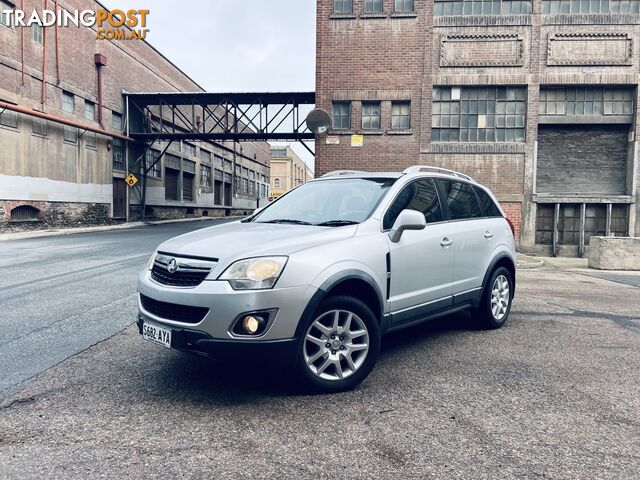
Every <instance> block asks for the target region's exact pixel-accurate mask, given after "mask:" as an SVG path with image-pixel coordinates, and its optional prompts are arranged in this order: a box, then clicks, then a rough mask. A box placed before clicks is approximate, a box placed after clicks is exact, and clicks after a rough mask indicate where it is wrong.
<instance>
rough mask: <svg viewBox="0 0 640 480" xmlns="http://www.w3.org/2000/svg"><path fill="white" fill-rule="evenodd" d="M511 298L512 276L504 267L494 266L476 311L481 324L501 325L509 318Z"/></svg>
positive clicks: (484, 325) (496, 326) (490, 327)
mask: <svg viewBox="0 0 640 480" xmlns="http://www.w3.org/2000/svg"><path fill="white" fill-rule="evenodd" d="M512 300H513V277H512V276H511V272H509V270H507V269H506V268H504V267H498V268H496V269H495V270H494V271H493V273H492V274H491V276H490V277H489V281H488V282H487V285H486V287H485V289H484V292H483V293H482V300H481V302H480V307H479V308H478V309H477V311H476V313H477V315H478V317H479V319H480V323H481V326H482V327H483V328H487V329H495V328H500V327H502V326H503V325H504V324H505V323H506V322H507V319H508V318H509V313H510V312H511V301H512Z"/></svg>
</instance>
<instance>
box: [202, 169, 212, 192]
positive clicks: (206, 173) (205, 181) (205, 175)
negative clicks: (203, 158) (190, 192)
mask: <svg viewBox="0 0 640 480" xmlns="http://www.w3.org/2000/svg"><path fill="white" fill-rule="evenodd" d="M200 185H202V186H203V187H211V186H212V185H213V183H212V180H211V167H210V166H208V165H200Z"/></svg>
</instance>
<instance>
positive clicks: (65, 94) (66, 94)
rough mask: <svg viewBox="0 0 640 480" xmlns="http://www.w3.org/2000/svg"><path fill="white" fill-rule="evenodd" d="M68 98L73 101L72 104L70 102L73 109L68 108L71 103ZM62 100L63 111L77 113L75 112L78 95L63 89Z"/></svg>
mask: <svg viewBox="0 0 640 480" xmlns="http://www.w3.org/2000/svg"><path fill="white" fill-rule="evenodd" d="M65 100H67V101H65ZM68 100H70V101H71V104H70V105H71V110H67V107H68V105H69V102H68ZM60 101H61V107H62V111H63V112H65V113H70V114H72V115H75V113H76V96H75V95H74V94H73V93H71V92H68V91H66V90H62V94H61V97H60Z"/></svg>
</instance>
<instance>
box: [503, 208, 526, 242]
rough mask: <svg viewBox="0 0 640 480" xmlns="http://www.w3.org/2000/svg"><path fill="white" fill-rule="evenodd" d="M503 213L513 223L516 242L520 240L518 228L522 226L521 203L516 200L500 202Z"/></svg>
mask: <svg viewBox="0 0 640 480" xmlns="http://www.w3.org/2000/svg"><path fill="white" fill-rule="evenodd" d="M500 206H501V207H502V209H503V210H504V213H505V215H506V216H507V218H508V219H509V220H511V223H513V227H514V230H515V231H516V234H515V237H516V242H517V241H519V240H520V229H521V227H522V204H521V203H518V202H500Z"/></svg>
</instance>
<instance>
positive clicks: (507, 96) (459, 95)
mask: <svg viewBox="0 0 640 480" xmlns="http://www.w3.org/2000/svg"><path fill="white" fill-rule="evenodd" d="M526 108H527V107H526V88H525V87H502V86H501V87H495V86H490V87H434V88H433V107H432V128H431V132H432V133H431V138H432V141H434V142H524V141H525V117H526Z"/></svg>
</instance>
